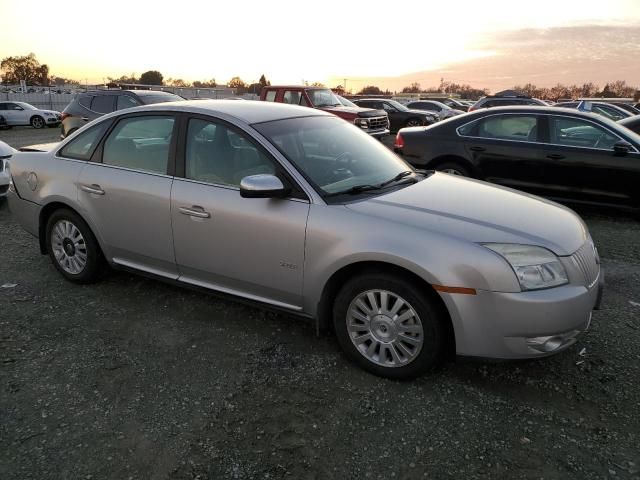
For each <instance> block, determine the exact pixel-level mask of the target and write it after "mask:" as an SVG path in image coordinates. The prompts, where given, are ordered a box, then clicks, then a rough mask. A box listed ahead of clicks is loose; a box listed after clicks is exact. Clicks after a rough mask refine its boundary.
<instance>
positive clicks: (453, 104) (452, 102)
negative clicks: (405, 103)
mask: <svg viewBox="0 0 640 480" xmlns="http://www.w3.org/2000/svg"><path fill="white" fill-rule="evenodd" d="M421 100H435V101H436V102H440V103H444V104H445V105H446V106H447V107H449V108H453V109H454V110H460V111H461V112H466V111H467V110H469V107H470V105H469V104H467V103H466V102H465V101H464V100H460V99H457V98H438V97H431V98H430V97H422V98H421ZM473 103H475V102H473Z"/></svg>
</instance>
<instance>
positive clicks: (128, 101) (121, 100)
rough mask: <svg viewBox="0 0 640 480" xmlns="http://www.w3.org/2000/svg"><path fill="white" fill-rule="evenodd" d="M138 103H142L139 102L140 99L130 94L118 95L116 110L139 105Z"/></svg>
mask: <svg viewBox="0 0 640 480" xmlns="http://www.w3.org/2000/svg"><path fill="white" fill-rule="evenodd" d="M138 105H140V103H138V101H137V100H136V99H135V98H133V97H131V96H129V95H118V103H117V106H116V110H122V109H123V108H131V107H137V106H138Z"/></svg>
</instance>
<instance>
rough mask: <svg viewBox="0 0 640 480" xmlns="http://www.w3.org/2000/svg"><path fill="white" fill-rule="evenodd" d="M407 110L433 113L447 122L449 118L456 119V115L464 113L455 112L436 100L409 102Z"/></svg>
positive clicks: (460, 111)
mask: <svg viewBox="0 0 640 480" xmlns="http://www.w3.org/2000/svg"><path fill="white" fill-rule="evenodd" d="M407 108H412V109H414V110H423V111H427V112H433V113H435V114H436V115H438V118H439V119H440V120H446V119H447V118H451V117H455V116H456V115H460V114H461V113H464V112H463V111H462V110H455V109H453V108H451V107H449V106H448V105H445V104H444V103H441V102H438V101H436V100H417V101H415V102H409V103H407Z"/></svg>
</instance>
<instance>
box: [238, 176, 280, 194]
mask: <svg viewBox="0 0 640 480" xmlns="http://www.w3.org/2000/svg"><path fill="white" fill-rule="evenodd" d="M290 192H291V189H290V188H288V187H285V186H284V185H283V183H282V181H281V180H280V179H279V178H278V177H276V176H275V175H269V174H260V175H249V176H248V177H244V178H243V179H242V180H240V196H241V197H243V198H283V197H286V196H287V195H289V193H290Z"/></svg>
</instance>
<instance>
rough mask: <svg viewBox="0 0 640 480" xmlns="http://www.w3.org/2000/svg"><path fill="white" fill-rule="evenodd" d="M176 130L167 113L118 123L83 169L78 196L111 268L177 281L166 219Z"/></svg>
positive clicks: (128, 117) (170, 236)
mask: <svg viewBox="0 0 640 480" xmlns="http://www.w3.org/2000/svg"><path fill="white" fill-rule="evenodd" d="M96 98H98V97H96ZM110 98H111V99H114V98H115V97H110ZM175 125H176V117H175V115H173V114H171V113H157V114H156V113H154V114H149V113H145V114H133V115H127V116H124V117H122V118H120V119H119V120H118V121H117V123H115V125H114V126H113V127H112V129H111V131H110V132H109V133H108V134H107V136H106V138H105V139H104V140H103V141H102V142H101V144H100V146H99V147H98V149H97V150H96V153H94V159H95V160H96V161H95V162H92V163H88V164H87V165H86V167H85V168H84V169H83V170H82V173H81V174H80V179H79V193H78V197H79V201H80V204H81V205H82V207H83V209H84V210H85V212H86V213H87V215H88V216H89V217H90V218H91V219H92V220H93V223H94V224H95V226H96V229H97V230H98V233H99V235H100V236H101V238H102V240H103V243H104V247H105V248H106V250H107V252H106V253H107V255H108V256H109V257H112V258H113V261H114V262H115V263H118V264H120V265H124V266H128V267H133V268H137V269H140V270H143V271H148V272H150V273H154V274H157V275H162V276H166V277H169V278H177V268H176V265H175V257H174V253H173V238H172V232H171V214H170V208H171V207H170V197H171V184H172V182H173V176H172V175H173V165H174V163H173V159H174V151H175V137H176V133H175Z"/></svg>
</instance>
